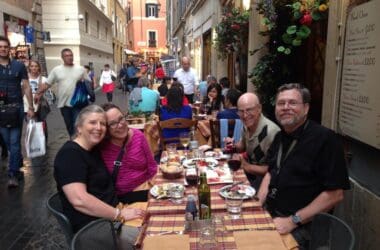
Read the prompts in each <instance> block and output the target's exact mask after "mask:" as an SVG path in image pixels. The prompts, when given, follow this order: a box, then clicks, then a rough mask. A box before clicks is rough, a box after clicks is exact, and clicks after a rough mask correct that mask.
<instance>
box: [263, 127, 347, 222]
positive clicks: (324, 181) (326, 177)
mask: <svg viewBox="0 0 380 250" xmlns="http://www.w3.org/2000/svg"><path fill="white" fill-rule="evenodd" d="M305 124H307V125H306V126H305ZM305 124H303V125H302V126H301V127H299V128H298V129H297V130H296V131H294V132H293V133H291V134H286V133H285V132H284V131H281V132H280V133H278V134H277V135H276V137H275V139H274V141H273V143H272V145H271V147H270V148H269V151H268V160H269V171H270V174H271V182H270V185H269V191H268V198H269V199H268V202H271V201H272V203H271V208H272V209H274V210H276V211H278V212H280V213H281V214H283V215H285V216H288V215H291V214H294V213H295V212H297V211H298V210H299V209H301V208H303V207H306V206H307V205H308V204H309V203H310V202H312V201H313V200H314V199H315V198H316V197H317V196H318V195H319V194H320V193H322V192H323V191H326V190H335V189H349V188H350V184H349V180H348V173H347V169H346V162H345V159H344V152H343V146H342V144H341V141H340V139H339V138H338V137H337V135H336V133H335V132H334V131H332V130H330V129H328V128H325V127H323V126H321V125H319V124H317V123H315V122H313V121H308V122H306V123H305ZM294 139H296V140H297V143H296V144H295V146H294V147H293V150H291V151H290V153H289V154H288V156H287V157H285V155H286V154H287V151H288V149H289V148H290V147H291V144H292V141H293V140H294ZM281 143H282V145H283V151H282V161H281V164H280V166H281V167H280V171H279V174H277V172H278V168H277V155H278V152H279V147H280V144H281ZM273 188H276V189H277V191H276V192H275V195H273V196H271V194H272V193H273V192H272V189H273ZM271 197H274V198H273V199H270V198H271Z"/></svg>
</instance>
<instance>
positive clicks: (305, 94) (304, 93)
mask: <svg viewBox="0 0 380 250" xmlns="http://www.w3.org/2000/svg"><path fill="white" fill-rule="evenodd" d="M292 89H295V90H297V91H298V92H299V93H300V94H301V97H302V102H303V103H310V101H311V94H310V91H309V89H307V88H306V87H305V86H304V85H302V84H300V83H286V84H284V85H281V86H280V87H279V88H278V89H277V94H276V99H277V97H278V94H280V93H281V92H283V91H286V90H292Z"/></svg>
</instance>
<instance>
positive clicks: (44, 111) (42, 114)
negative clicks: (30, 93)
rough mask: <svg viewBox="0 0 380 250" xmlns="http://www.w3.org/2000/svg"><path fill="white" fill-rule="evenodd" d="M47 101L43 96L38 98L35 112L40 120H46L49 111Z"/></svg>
mask: <svg viewBox="0 0 380 250" xmlns="http://www.w3.org/2000/svg"><path fill="white" fill-rule="evenodd" d="M50 111H51V109H50V105H49V102H48V101H47V100H46V99H45V97H44V96H42V97H41V99H40V104H39V105H38V109H37V114H38V118H39V120H40V121H44V120H46V117H47V115H48V114H49V113H50Z"/></svg>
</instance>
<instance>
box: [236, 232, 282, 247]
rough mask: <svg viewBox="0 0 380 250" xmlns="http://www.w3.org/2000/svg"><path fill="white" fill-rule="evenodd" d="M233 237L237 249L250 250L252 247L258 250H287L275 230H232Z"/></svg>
mask: <svg viewBox="0 0 380 250" xmlns="http://www.w3.org/2000/svg"><path fill="white" fill-rule="evenodd" d="M234 238H235V242H236V246H237V249H238V250H251V249H252V248H253V247H254V248H255V249H260V250H287V248H286V247H285V245H284V243H283V242H282V239H281V237H280V234H279V233H278V232H277V231H275V230H273V231H269V230H268V231H266V230H265V231H264V230H259V231H240V232H234Z"/></svg>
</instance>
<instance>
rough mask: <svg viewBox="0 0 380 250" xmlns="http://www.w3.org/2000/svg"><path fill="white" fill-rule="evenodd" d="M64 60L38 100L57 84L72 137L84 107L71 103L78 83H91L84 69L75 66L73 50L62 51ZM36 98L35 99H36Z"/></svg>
mask: <svg viewBox="0 0 380 250" xmlns="http://www.w3.org/2000/svg"><path fill="white" fill-rule="evenodd" d="M61 57H62V60H63V64H62V65H58V66H56V67H54V68H53V69H52V71H51V72H50V74H49V77H48V79H47V84H48V85H47V86H46V85H45V86H42V87H40V88H39V90H38V91H37V93H36V94H37V96H36V98H37V99H39V98H40V97H41V96H42V95H43V93H44V92H45V90H46V89H48V88H49V87H50V86H51V85H52V84H54V83H57V98H58V102H57V106H58V108H59V109H60V110H61V114H62V116H63V120H64V121H65V125H66V129H67V132H68V133H69V135H70V137H72V136H73V135H74V134H75V129H74V123H75V120H76V117H77V116H78V114H79V112H80V110H81V109H82V108H83V107H72V106H71V104H70V102H71V99H72V97H73V95H74V91H75V87H76V83H77V82H78V81H79V80H81V79H85V80H88V81H91V79H90V78H89V76H88V74H87V73H86V70H85V68H84V67H82V66H79V65H74V55H73V52H72V51H71V49H68V48H65V49H63V50H62V51H61ZM36 98H35V99H36Z"/></svg>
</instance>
